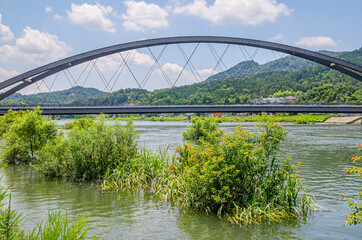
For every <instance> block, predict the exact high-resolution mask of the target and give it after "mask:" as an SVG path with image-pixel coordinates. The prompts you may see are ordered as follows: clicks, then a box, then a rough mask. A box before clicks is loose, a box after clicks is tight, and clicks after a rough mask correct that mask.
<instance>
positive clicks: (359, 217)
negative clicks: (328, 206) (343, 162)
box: [342, 144, 362, 225]
mask: <svg viewBox="0 0 362 240" xmlns="http://www.w3.org/2000/svg"><path fill="white" fill-rule="evenodd" d="M358 146H359V151H361V152H362V144H358ZM352 161H353V162H358V163H362V156H354V157H352ZM344 171H345V172H346V173H350V174H357V175H359V176H360V177H361V178H362V167H355V166H354V167H350V168H345V169H344ZM342 197H343V198H344V199H345V200H347V201H348V206H349V207H350V208H351V210H352V212H351V213H350V214H347V215H346V218H347V220H346V221H345V222H344V224H345V225H346V224H349V225H356V224H360V223H362V202H361V200H362V187H361V189H360V192H359V194H358V197H357V200H358V201H353V200H351V199H350V198H348V197H347V196H345V195H343V194H342Z"/></svg>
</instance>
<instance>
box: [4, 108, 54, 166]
mask: <svg viewBox="0 0 362 240" xmlns="http://www.w3.org/2000/svg"><path fill="white" fill-rule="evenodd" d="M9 114H10V116H14V119H13V120H12V121H10V122H8V126H9V128H8V130H7V131H6V132H5V133H4V134H3V136H4V139H5V141H4V146H3V148H4V150H5V151H4V154H3V155H2V159H3V160H4V161H5V162H7V163H10V164H14V163H29V162H31V161H34V160H35V159H36V157H37V153H38V152H39V151H40V150H41V149H42V148H43V147H44V146H45V144H46V143H47V142H48V141H51V140H52V139H54V138H55V136H56V135H57V128H56V126H55V124H54V122H53V121H51V119H47V118H44V117H43V116H42V115H41V114H42V111H41V110H40V109H39V108H37V109H34V110H31V111H29V110H27V111H24V112H19V113H17V114H15V113H14V112H9ZM5 118H6V117H5Z"/></svg>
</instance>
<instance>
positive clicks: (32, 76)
mask: <svg viewBox="0 0 362 240" xmlns="http://www.w3.org/2000/svg"><path fill="white" fill-rule="evenodd" d="M184 43H222V44H229V45H242V46H250V47H257V48H263V49H268V50H272V51H277V52H281V53H286V54H290V55H292V56H296V57H300V58H303V59H306V60H309V61H312V62H315V63H318V64H321V65H324V66H326V67H328V68H331V69H335V70H337V71H339V72H341V73H343V74H345V75H348V76H350V77H352V78H355V79H357V80H359V81H362V66H358V65H356V64H353V63H350V62H346V61H343V60H341V59H337V58H334V57H330V56H327V55H324V54H321V53H317V52H313V51H309V50H306V49H302V48H298V47H293V46H289V45H284V44H279V43H273V42H267V41H260V40H253V39H245V38H234V37H220V36H183V37H168V38H158V39H150V40H142V41H135V42H129V43H123V44H118V45H114V46H109V47H105V48H100V49H96V50H92V51H89V52H85V53H82V54H78V55H74V56H71V57H68V58H64V59H61V60H58V61H55V62H52V63H49V64H46V65H44V66H41V67H38V68H35V69H33V70H30V71H28V72H25V73H23V74H20V75H18V76H15V77H12V78H10V79H8V80H5V81H3V82H1V83H0V90H4V89H6V91H5V92H3V93H2V94H0V101H1V100H3V99H5V98H6V97H8V96H10V95H12V94H14V93H16V92H18V91H20V90H22V89H23V88H26V87H28V86H30V85H32V84H34V83H36V82H38V81H40V80H42V79H44V78H46V77H48V76H51V75H54V74H56V73H58V72H60V71H63V70H66V69H68V68H71V67H74V66H76V65H79V64H82V63H84V62H87V61H91V60H94V59H97V58H100V57H104V56H108V55H111V54H115V53H121V52H125V51H129V50H136V49H140V48H147V47H153V46H161V45H171V44H184Z"/></svg>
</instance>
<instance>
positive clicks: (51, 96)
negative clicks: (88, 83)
mask: <svg viewBox="0 0 362 240" xmlns="http://www.w3.org/2000/svg"><path fill="white" fill-rule="evenodd" d="M102 94H105V93H104V92H102V91H100V90H98V89H96V88H85V87H80V86H76V87H73V88H70V89H66V90H61V91H54V92H43V93H37V94H34V95H22V94H19V93H15V94H13V95H11V96H9V97H7V98H6V99H4V100H3V101H1V104H4V105H6V104H20V105H21V104H26V105H33V106H34V105H39V104H41V105H58V104H59V103H62V104H65V105H67V104H77V103H81V102H82V103H83V102H85V101H87V100H89V99H91V98H99V97H101V95H102Z"/></svg>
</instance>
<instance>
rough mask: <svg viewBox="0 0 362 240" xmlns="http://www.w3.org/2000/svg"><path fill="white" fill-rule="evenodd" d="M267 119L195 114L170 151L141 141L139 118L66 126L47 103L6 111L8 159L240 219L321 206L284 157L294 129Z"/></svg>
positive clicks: (299, 213) (2, 122)
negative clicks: (246, 124)
mask: <svg viewBox="0 0 362 240" xmlns="http://www.w3.org/2000/svg"><path fill="white" fill-rule="evenodd" d="M264 120H265V121H263V123H261V124H258V125H256V127H255V130H254V131H248V130H246V129H243V128H242V127H241V126H240V125H239V126H238V127H237V128H235V130H234V132H233V133H231V134H226V133H224V132H223V131H222V130H220V129H219V126H218V123H217V122H216V121H215V120H213V119H211V118H193V119H192V121H191V126H190V127H189V128H188V129H187V130H186V131H185V132H184V133H183V135H184V143H183V145H182V146H180V147H179V148H177V150H176V152H175V154H174V156H171V157H169V156H167V154H166V151H164V152H163V151H161V150H160V151H158V152H150V151H148V150H146V149H145V148H142V147H140V146H139V145H138V142H137V139H138V134H139V133H138V131H137V130H135V128H134V125H133V124H132V122H128V123H127V124H125V125H121V124H120V123H118V122H116V123H114V124H109V123H107V122H106V121H105V118H104V117H101V118H100V119H98V120H92V119H87V118H86V119H78V120H75V121H73V122H71V123H68V124H67V125H66V126H65V128H66V130H62V129H57V127H56V125H55V123H54V122H53V120H51V119H50V118H46V117H43V116H42V115H41V110H39V109H34V110H32V111H26V112H13V111H10V112H9V113H8V114H7V115H5V116H4V117H2V118H0V130H1V135H2V137H3V138H4V141H3V143H2V144H3V145H2V151H3V154H2V155H1V159H2V163H3V164H30V165H31V166H32V167H33V168H35V169H36V170H38V171H40V172H41V173H43V174H44V176H46V177H51V178H63V179H65V180H69V181H98V182H99V184H100V185H101V188H102V189H103V190H123V191H139V190H142V191H147V192H149V193H151V194H154V195H156V196H157V197H159V198H160V199H163V200H166V201H169V202H171V203H172V204H176V205H178V206H180V207H181V208H183V209H185V210H196V211H200V212H206V213H207V214H211V215H215V216H218V217H220V218H224V219H227V220H228V221H230V222H232V223H235V224H239V225H244V224H250V223H259V222H262V221H280V220H282V219H286V218H299V217H305V216H307V215H309V214H311V213H312V212H313V210H314V208H313V203H312V200H311V197H310V196H308V195H307V193H306V190H305V187H304V186H303V184H302V181H301V179H300V178H299V176H298V174H297V170H298V168H299V166H300V164H301V163H297V164H292V163H291V162H290V159H284V160H283V159H280V158H278V157H276V153H277V152H278V151H279V146H280V143H282V142H283V141H284V140H285V136H286V134H287V132H286V131H284V130H283V128H282V126H281V125H280V124H277V123H276V121H275V119H274V118H270V117H269V118H268V119H264ZM9 211H10V206H9ZM5 212H6V211H2V212H1V213H2V214H3V213H5ZM54 218H59V219H62V220H61V221H66V219H65V220H64V218H61V217H60V216H58V215H54V216H53V215H49V219H54ZM82 219H83V218H80V221H81V222H83V220H82ZM49 221H50V220H49ZM15 223H17V224H19V222H15ZM17 224H15V225H17ZM15 229H17V228H15ZM37 231H38V232H39V231H41V229H40V228H39V229H38V230H37Z"/></svg>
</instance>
